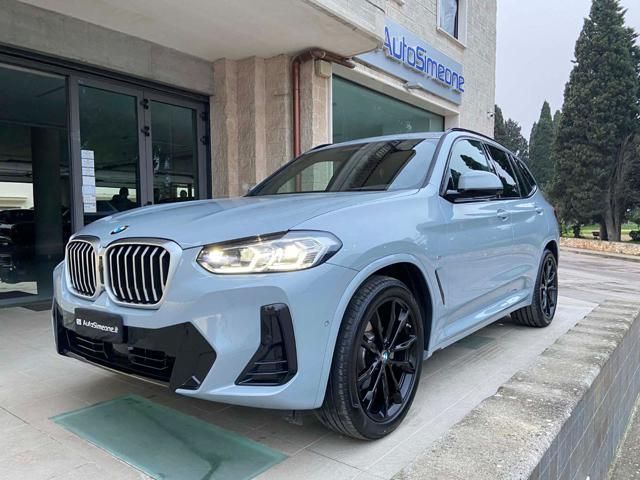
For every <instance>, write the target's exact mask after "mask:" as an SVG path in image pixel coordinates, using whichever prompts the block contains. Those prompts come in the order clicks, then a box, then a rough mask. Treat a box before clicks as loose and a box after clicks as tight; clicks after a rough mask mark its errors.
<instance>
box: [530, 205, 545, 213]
mask: <svg viewBox="0 0 640 480" xmlns="http://www.w3.org/2000/svg"><path fill="white" fill-rule="evenodd" d="M533 208H534V210H535V211H536V213H537V214H538V215H542V214H543V213H544V210H543V209H542V207H541V206H540V205H534V206H533Z"/></svg>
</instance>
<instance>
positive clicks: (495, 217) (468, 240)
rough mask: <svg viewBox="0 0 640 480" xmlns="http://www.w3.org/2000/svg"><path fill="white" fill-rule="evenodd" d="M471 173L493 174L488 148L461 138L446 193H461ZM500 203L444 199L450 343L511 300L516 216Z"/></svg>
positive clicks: (442, 272)
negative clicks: (461, 184)
mask: <svg viewBox="0 0 640 480" xmlns="http://www.w3.org/2000/svg"><path fill="white" fill-rule="evenodd" d="M469 170H485V171H491V172H493V168H492V166H491V164H490V160H489V158H488V156H487V154H486V152H485V149H484V146H483V144H482V143H481V142H480V141H478V140H475V139H466V138H463V139H460V140H458V141H457V142H456V143H455V144H454V145H453V147H452V149H451V153H450V157H449V164H448V171H447V173H445V175H446V176H447V178H446V179H445V182H446V183H447V185H446V190H448V191H452V190H457V186H458V179H459V178H460V176H461V175H462V174H463V173H464V172H466V171H469ZM495 200H496V198H465V199H458V200H456V201H452V200H450V199H448V198H445V196H441V197H440V203H441V211H442V213H443V216H444V219H445V222H446V225H447V226H446V231H447V244H446V246H445V248H444V249H443V253H442V256H441V258H440V263H439V265H440V266H439V268H438V275H439V277H440V279H441V281H442V283H443V285H444V289H445V292H444V293H445V305H446V307H447V320H446V326H445V331H444V332H443V338H439V339H438V341H442V340H446V339H449V338H451V337H454V336H457V335H459V334H460V333H462V332H464V331H466V330H469V329H471V328H473V327H474V326H475V325H477V324H478V323H481V322H482V321H484V320H485V319H486V318H487V317H490V316H492V315H494V314H495V313H496V308H497V309H498V310H499V309H500V308H501V307H500V306H499V304H500V300H501V299H502V298H504V296H505V290H504V287H505V273H506V272H508V270H509V269H510V268H511V263H512V260H513V230H512V225H511V215H510V214H509V212H508V210H507V209H506V208H505V205H504V203H503V202H499V201H495Z"/></svg>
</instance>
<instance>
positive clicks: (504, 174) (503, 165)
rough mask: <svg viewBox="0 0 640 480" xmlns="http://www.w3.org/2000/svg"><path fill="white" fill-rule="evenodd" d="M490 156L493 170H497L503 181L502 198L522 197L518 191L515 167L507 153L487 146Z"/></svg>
mask: <svg viewBox="0 0 640 480" xmlns="http://www.w3.org/2000/svg"><path fill="white" fill-rule="evenodd" d="M487 149H488V150H489V155H491V161H492V163H493V168H494V169H495V171H496V173H497V174H498V177H500V180H501V181H502V187H503V191H502V197H503V198H517V197H519V196H520V192H519V191H518V182H517V180H516V174H515V172H514V171H513V166H512V165H511V162H510V161H509V156H508V155H507V152H505V151H504V150H501V149H499V148H496V147H494V146H493V145H487Z"/></svg>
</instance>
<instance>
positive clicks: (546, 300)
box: [511, 250, 558, 328]
mask: <svg viewBox="0 0 640 480" xmlns="http://www.w3.org/2000/svg"><path fill="white" fill-rule="evenodd" d="M557 305H558V262H557V261H556V257H555V255H554V254H553V253H552V252H551V251H549V250H545V251H544V255H543V256H542V263H541V264H540V271H539V272H538V278H537V280H536V286H535V291H534V292H533V302H532V303H531V305H530V306H528V307H524V308H521V309H520V310H517V311H515V312H513V313H512V314H511V318H513V320H515V321H516V323H519V324H521V325H526V326H528V327H539V328H540V327H547V326H549V325H550V324H551V322H552V321H553V317H554V316H555V314H556V307H557Z"/></svg>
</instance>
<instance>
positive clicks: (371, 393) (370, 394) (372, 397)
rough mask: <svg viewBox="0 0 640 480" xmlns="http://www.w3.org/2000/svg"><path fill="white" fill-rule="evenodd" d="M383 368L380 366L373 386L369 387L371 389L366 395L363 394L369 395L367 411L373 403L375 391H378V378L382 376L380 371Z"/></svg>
mask: <svg viewBox="0 0 640 480" xmlns="http://www.w3.org/2000/svg"><path fill="white" fill-rule="evenodd" d="M383 370H384V368H381V369H380V370H379V371H378V376H377V377H376V381H375V383H374V384H373V388H371V390H369V392H367V395H365V398H366V397H369V404H368V405H367V411H369V412H370V411H371V405H372V404H373V401H374V399H375V398H376V392H377V391H378V385H380V379H381V378H382V371H383Z"/></svg>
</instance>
